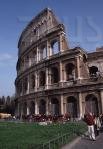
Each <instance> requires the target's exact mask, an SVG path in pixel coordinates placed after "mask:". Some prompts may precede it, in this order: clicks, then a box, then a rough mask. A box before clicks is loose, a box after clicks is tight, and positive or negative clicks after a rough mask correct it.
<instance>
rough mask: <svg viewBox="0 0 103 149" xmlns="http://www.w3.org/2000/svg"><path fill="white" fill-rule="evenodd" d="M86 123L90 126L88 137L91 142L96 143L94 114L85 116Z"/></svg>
mask: <svg viewBox="0 0 103 149" xmlns="http://www.w3.org/2000/svg"><path fill="white" fill-rule="evenodd" d="M84 121H85V122H86V124H87V126H88V135H89V138H90V140H93V141H95V140H96V138H95V132H94V117H93V115H92V113H88V114H86V115H85V117H84Z"/></svg>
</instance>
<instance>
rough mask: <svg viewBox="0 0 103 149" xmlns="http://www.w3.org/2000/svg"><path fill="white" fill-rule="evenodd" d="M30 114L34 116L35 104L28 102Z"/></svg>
mask: <svg viewBox="0 0 103 149" xmlns="http://www.w3.org/2000/svg"><path fill="white" fill-rule="evenodd" d="M30 114H31V115H32V114H35V102H34V101H31V102H30Z"/></svg>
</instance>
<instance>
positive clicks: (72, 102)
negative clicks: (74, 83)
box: [67, 96, 77, 118]
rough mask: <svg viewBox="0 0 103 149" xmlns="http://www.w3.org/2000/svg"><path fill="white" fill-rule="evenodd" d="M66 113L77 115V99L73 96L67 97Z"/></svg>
mask: <svg viewBox="0 0 103 149" xmlns="http://www.w3.org/2000/svg"><path fill="white" fill-rule="evenodd" d="M67 113H69V114H70V116H71V117H73V118H76V117H77V99H76V98H75V97H73V96H70V97H68V98H67Z"/></svg>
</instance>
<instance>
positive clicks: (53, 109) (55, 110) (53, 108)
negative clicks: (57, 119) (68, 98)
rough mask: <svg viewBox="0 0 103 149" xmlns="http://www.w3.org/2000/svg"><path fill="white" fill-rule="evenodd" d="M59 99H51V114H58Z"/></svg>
mask: <svg viewBox="0 0 103 149" xmlns="http://www.w3.org/2000/svg"><path fill="white" fill-rule="evenodd" d="M59 113H60V110H59V100H58V99H57V98H52V99H51V114H52V115H59Z"/></svg>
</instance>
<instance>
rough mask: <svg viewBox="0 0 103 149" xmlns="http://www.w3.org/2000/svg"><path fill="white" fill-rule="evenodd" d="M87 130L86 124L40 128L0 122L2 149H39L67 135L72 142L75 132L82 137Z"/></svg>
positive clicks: (38, 126) (0, 147)
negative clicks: (38, 147) (42, 145)
mask: <svg viewBox="0 0 103 149" xmlns="http://www.w3.org/2000/svg"><path fill="white" fill-rule="evenodd" d="M86 129H87V128H86V125H85V124H84V123H67V124H54V125H48V126H40V125H38V124H34V123H31V124H29V123H14V122H0V149H17V148H18V149H37V147H36V146H40V144H43V143H46V142H48V141H49V140H52V139H55V138H58V137H59V136H62V135H63V134H66V133H69V134H70V135H69V138H68V140H69V141H70V140H72V139H73V138H74V132H75V134H77V135H80V134H83V133H84V132H85V131H86ZM17 146H18V147H17ZM32 146H35V148H33V147H32ZM40 149H41V148H40Z"/></svg>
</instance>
